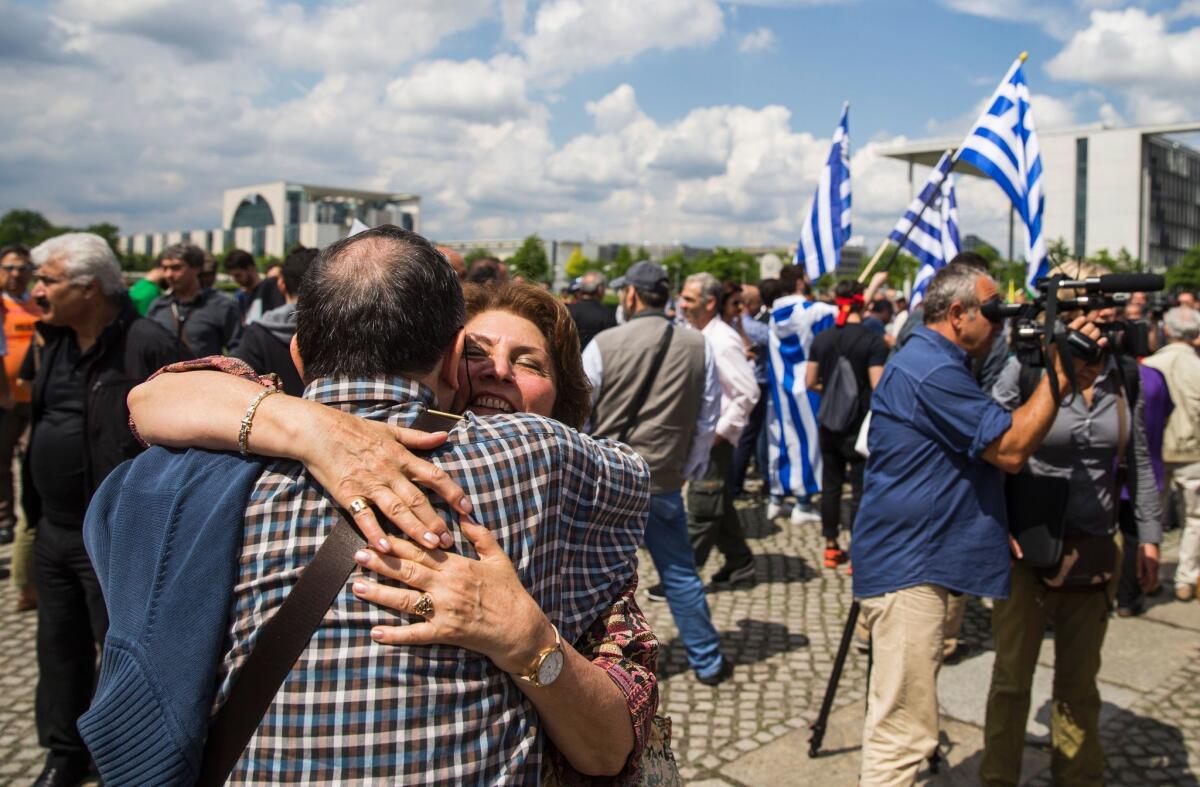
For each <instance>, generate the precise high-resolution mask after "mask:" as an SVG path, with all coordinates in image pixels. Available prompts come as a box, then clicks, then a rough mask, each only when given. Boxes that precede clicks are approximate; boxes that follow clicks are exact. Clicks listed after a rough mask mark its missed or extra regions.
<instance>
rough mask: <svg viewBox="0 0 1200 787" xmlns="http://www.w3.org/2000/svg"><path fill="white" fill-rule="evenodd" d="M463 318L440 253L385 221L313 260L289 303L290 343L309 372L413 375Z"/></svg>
mask: <svg viewBox="0 0 1200 787" xmlns="http://www.w3.org/2000/svg"><path fill="white" fill-rule="evenodd" d="M464 321H465V307H464V305H463V295H462V286H461V285H460V284H459V281H458V276H457V275H456V274H455V272H454V269H453V268H451V267H450V265H449V263H447V261H446V258H445V257H443V256H442V254H441V253H439V252H438V250H437V249H436V248H434V246H433V244H431V243H430V242H429V241H427V240H426V239H425V238H423V237H421V236H420V235H418V234H416V233H415V232H409V231H408V230H404V229H401V228H400V227H396V226H394V225H391V224H385V225H383V226H381V227H376V228H374V229H371V230H366V231H364V232H360V233H358V234H357V235H352V236H350V237H348V238H345V239H343V240H340V241H338V242H337V243H335V244H333V245H332V246H329V247H327V248H326V249H325V250H324V251H322V252H321V254H320V256H318V257H317V259H316V261H315V262H313V263H312V266H311V267H310V268H309V270H308V274H307V275H306V276H305V278H304V283H303V284H302V285H301V287H300V299H299V302H298V303H297V306H296V345H297V350H298V352H299V355H300V358H301V361H302V363H303V366H304V376H305V377H306V378H307V379H310V380H311V379H316V378H318V377H359V378H361V377H378V376H383V375H405V376H409V377H412V376H420V375H424V374H427V373H428V372H430V371H432V370H433V369H434V368H435V367H436V366H437V363H438V361H439V360H441V359H442V356H443V354H444V353H445V351H446V350H447V349H448V348H449V347H450V346H451V345H452V344H453V343H454V340H455V338H456V336H457V335H458V332H459V330H460V329H461V328H462V326H463V323H464Z"/></svg>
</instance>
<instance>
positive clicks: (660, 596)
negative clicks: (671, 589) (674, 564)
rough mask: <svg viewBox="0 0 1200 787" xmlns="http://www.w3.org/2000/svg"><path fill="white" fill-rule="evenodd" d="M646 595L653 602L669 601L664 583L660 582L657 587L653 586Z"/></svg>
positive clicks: (647, 590)
mask: <svg viewBox="0 0 1200 787" xmlns="http://www.w3.org/2000/svg"><path fill="white" fill-rule="evenodd" d="M646 595H647V596H649V597H650V600H651V601H666V600H667V590H666V588H664V587H663V583H661V582H659V583H658V584H657V585H651V586H650V587H649V588H647V589H646Z"/></svg>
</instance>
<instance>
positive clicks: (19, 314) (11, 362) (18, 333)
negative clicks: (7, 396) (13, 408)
mask: <svg viewBox="0 0 1200 787" xmlns="http://www.w3.org/2000/svg"><path fill="white" fill-rule="evenodd" d="M41 317H42V310H41V309H39V308H38V305H37V304H36V303H34V302H33V298H28V299H26V300H25V301H24V302H23V303H22V302H21V301H18V300H17V299H16V298H13V297H12V296H11V295H9V294H8V293H4V340H5V342H6V343H7V344H8V355H6V356H4V373H5V374H6V375H8V388H9V390H10V391H12V394H13V398H14V399H16V400H17V401H18V402H28V401H29V400H30V390H29V388H28V387H17V384H16V382H17V372H18V371H19V370H20V369H21V362H22V361H24V360H25V353H26V352H28V351H29V343H30V342H31V341H33V324H34V323H36V322H37V321H38V320H40V319H41Z"/></svg>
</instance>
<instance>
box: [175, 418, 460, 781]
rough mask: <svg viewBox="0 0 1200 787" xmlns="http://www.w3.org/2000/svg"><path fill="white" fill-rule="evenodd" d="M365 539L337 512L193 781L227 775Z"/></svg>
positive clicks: (214, 730)
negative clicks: (335, 522) (332, 525)
mask: <svg viewBox="0 0 1200 787" xmlns="http://www.w3.org/2000/svg"><path fill="white" fill-rule="evenodd" d="M457 422H458V417H457V416H453V415H449V414H447V413H438V412H436V411H434V410H425V411H424V412H423V413H422V414H421V415H420V416H418V418H417V420H416V421H415V422H414V423H413V424H412V425H411V426H410V427H409V428H411V429H416V430H419V431H423V432H433V431H439V430H442V429H451V428H453V426H454V424H455V423H457ZM366 545H367V542H366V541H364V540H363V538H362V536H360V535H359V534H358V530H357V529H356V528H355V527H354V525H353V524H352V520H351V518H350V516H349V515H348V514H346V513H345V512H343V513H342V516H341V517H340V518H339V519H338V523H337V524H336V525H334V527H333V530H331V531H330V532H329V535H328V536H326V537H325V541H324V542H323V543H322V544H321V548H320V549H318V550H317V554H316V556H315V557H313V560H312V562H311V563H309V564H308V567H307V568H305V569H304V572H303V573H301V575H300V579H299V580H297V581H296V585H295V587H293V588H292V590H291V592H290V593H288V596H287V598H286V599H284V602H283V604H282V605H281V606H280V607H279V611H278V612H276V613H275V615H274V616H273V617H272V618H271V619H270V620H268V621H267V622H266V623H264V624H263V626H262V629H261V630H260V631H259V633H258V644H257V645H255V647H254V650H253V651H252V652H251V653H250V655H249V656H247V657H246V661H245V663H244V664H243V665H242V668H241V670H240V671H239V672H238V675H237V678H236V679H235V681H234V684H233V688H232V689H230V692H229V697H228V698H227V699H226V701H225V704H224V705H222V706H221V709H220V710H219V711H217V715H216V718H214V719H213V721H212V724H211V725H210V726H209V732H208V740H207V741H206V742H205V746H204V758H203V760H202V761H201V765H200V777H199V778H198V779H197V780H196V784H197V787H218V785H222V784H224V783H225V782H226V780H227V779H228V778H229V774H230V773H232V772H233V768H234V766H235V765H237V762H238V760H240V759H241V757H242V752H244V751H245V750H246V745H247V744H248V743H250V739H251V738H252V737H253V736H254V732H255V730H257V729H258V725H259V723H260V722H261V721H262V717H263V715H264V714H266V712H267V709H268V708H269V707H271V702H272V701H273V700H274V699H275V694H276V693H277V692H278V691H279V687H280V686H282V685H283V681H284V680H285V679H287V676H288V673H289V672H291V670H292V666H293V665H295V663H296V660H297V659H298V658H300V654H302V653H303V652H304V649H305V648H306V647H308V642H309V640H310V639H312V635H313V632H314V631H316V630H317V626H319V625H321V621H322V620H323V619H324V617H325V613H326V612H327V611H328V610H329V607H330V605H331V604H333V601H334V599H336V598H337V596H338V594H339V593H341V591H342V589H343V588H344V587H345V586H346V580H347V579H348V578H349V576H350V572H351V571H353V570H354V567H355V565H356V563H355V562H354V553H355V552H357V551H358V550H359V549H362V548H363V547H365V546H366Z"/></svg>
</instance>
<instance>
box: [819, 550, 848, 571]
mask: <svg viewBox="0 0 1200 787" xmlns="http://www.w3.org/2000/svg"><path fill="white" fill-rule="evenodd" d="M849 559H850V558H849V556H847V555H846V553H845V552H843V551H842V550H840V549H838V548H837V547H825V568H837V567H838V566H840V565H841V564H843V563H845V562H846V561H848V560H849Z"/></svg>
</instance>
